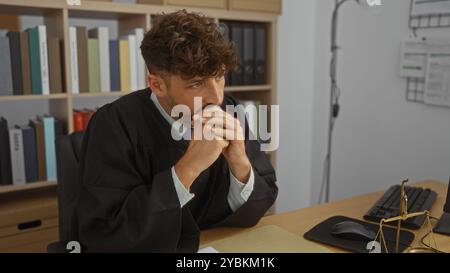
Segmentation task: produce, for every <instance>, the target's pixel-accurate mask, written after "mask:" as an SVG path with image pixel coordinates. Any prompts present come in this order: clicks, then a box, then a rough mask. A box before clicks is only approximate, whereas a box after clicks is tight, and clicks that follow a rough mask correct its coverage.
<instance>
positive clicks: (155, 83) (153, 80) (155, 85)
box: [147, 73, 167, 97]
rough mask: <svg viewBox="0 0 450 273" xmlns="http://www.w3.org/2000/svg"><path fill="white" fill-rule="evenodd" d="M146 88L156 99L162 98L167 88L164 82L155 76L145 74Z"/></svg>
mask: <svg viewBox="0 0 450 273" xmlns="http://www.w3.org/2000/svg"><path fill="white" fill-rule="evenodd" d="M147 81H148V86H149V87H150V89H151V90H152V92H153V93H155V95H156V96H157V97H163V96H164V95H165V94H166V91H167V87H166V85H165V83H164V80H163V79H162V78H161V77H160V76H158V75H155V74H151V73H148V74H147Z"/></svg>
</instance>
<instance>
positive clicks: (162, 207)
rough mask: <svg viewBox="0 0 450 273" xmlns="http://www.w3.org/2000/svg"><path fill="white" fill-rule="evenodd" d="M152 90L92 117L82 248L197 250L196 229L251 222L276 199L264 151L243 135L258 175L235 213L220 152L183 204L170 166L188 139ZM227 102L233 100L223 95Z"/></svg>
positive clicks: (85, 150) (80, 208)
mask: <svg viewBox="0 0 450 273" xmlns="http://www.w3.org/2000/svg"><path fill="white" fill-rule="evenodd" d="M150 94H151V90H149V89H145V90H140V91H136V92H133V93H131V94H129V95H126V96H124V97H122V98H120V99H118V100H116V101H115V102H113V103H110V104H107V105H105V106H103V107H101V108H100V109H99V110H98V111H97V112H96V114H95V115H94V116H93V117H92V119H91V121H90V123H89V126H88V128H87V131H86V134H85V138H84V141H83V146H82V153H81V160H80V172H81V176H80V178H81V180H82V181H80V182H81V188H80V192H79V196H78V205H77V218H78V223H79V225H78V235H79V238H78V239H79V241H80V242H81V244H82V245H83V246H84V247H85V248H86V250H87V251H94V252H194V251H197V249H198V245H199V233H200V232H199V231H200V230H201V229H207V228H211V227H220V226H232V227H249V226H253V225H255V224H256V223H257V222H258V221H259V220H260V218H261V217H262V216H263V215H264V214H265V212H266V211H267V210H268V209H269V208H270V206H271V205H272V204H273V203H274V201H275V199H276V196H277V193H278V188H277V186H276V184H275V181H276V177H275V171H274V169H273V167H272V165H271V163H270V161H269V159H268V157H267V156H266V154H265V153H264V152H261V151H260V145H259V143H258V142H257V141H246V152H247V155H248V157H249V159H250V161H251V164H252V167H253V171H254V177H255V186H254V190H253V192H252V194H251V195H250V197H249V199H248V201H247V202H246V203H245V204H244V205H242V206H241V207H240V208H239V209H238V210H237V211H235V212H233V211H232V210H231V208H230V207H229V204H228V201H227V196H228V190H229V187H230V176H229V169H228V166H227V162H226V160H225V158H224V157H223V156H220V157H219V158H218V159H217V160H216V162H214V163H213V165H211V166H210V167H209V168H208V169H207V170H205V171H204V172H202V173H201V175H200V176H199V177H198V178H197V179H196V180H195V182H194V184H193V185H192V186H191V192H192V193H194V194H195V197H194V198H193V199H192V200H191V201H190V202H189V203H187V204H186V205H185V206H184V207H183V208H181V206H180V202H179V200H178V196H177V193H176V191H175V186H174V182H173V180H172V174H171V167H172V166H173V165H174V164H175V163H176V162H177V160H178V159H179V158H180V157H181V156H182V155H183V154H184V152H185V151H186V148H187V145H188V141H184V140H182V141H175V140H173V139H172V137H171V134H170V132H171V126H170V124H169V123H168V122H167V121H166V120H165V119H164V117H163V116H162V115H161V113H160V112H159V111H158V109H157V108H156V106H155V105H154V104H153V102H152V101H151V99H150ZM226 104H227V105H231V104H236V102H235V101H234V100H233V99H232V98H231V97H229V96H227V95H226V96H225V99H224V105H226ZM247 132H248V130H247Z"/></svg>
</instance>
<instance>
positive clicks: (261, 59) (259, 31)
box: [255, 23, 267, 84]
mask: <svg viewBox="0 0 450 273" xmlns="http://www.w3.org/2000/svg"><path fill="white" fill-rule="evenodd" d="M266 59H267V26H266V25H265V24H261V23H257V24H255V63H256V64H255V84H266V83H267V72H266V71H267V61H266Z"/></svg>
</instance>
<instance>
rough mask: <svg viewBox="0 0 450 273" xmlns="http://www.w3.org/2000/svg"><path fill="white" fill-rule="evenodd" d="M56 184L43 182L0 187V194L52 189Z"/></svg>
mask: <svg viewBox="0 0 450 273" xmlns="http://www.w3.org/2000/svg"><path fill="white" fill-rule="evenodd" d="M56 185H57V183H56V182H54V181H43V182H32V183H27V184H23V185H7V186H0V194H4V193H9V192H17V191H24V190H31V189H40V188H46V187H54V186H56Z"/></svg>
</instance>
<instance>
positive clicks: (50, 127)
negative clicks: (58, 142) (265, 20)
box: [41, 116, 56, 181]
mask: <svg viewBox="0 0 450 273" xmlns="http://www.w3.org/2000/svg"><path fill="white" fill-rule="evenodd" d="M41 119H42V124H43V125H44V143H45V145H44V146H45V162H46V167H47V180H48V181H56V149H55V119H54V118H53V117H50V116H45V117H42V118H41Z"/></svg>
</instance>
